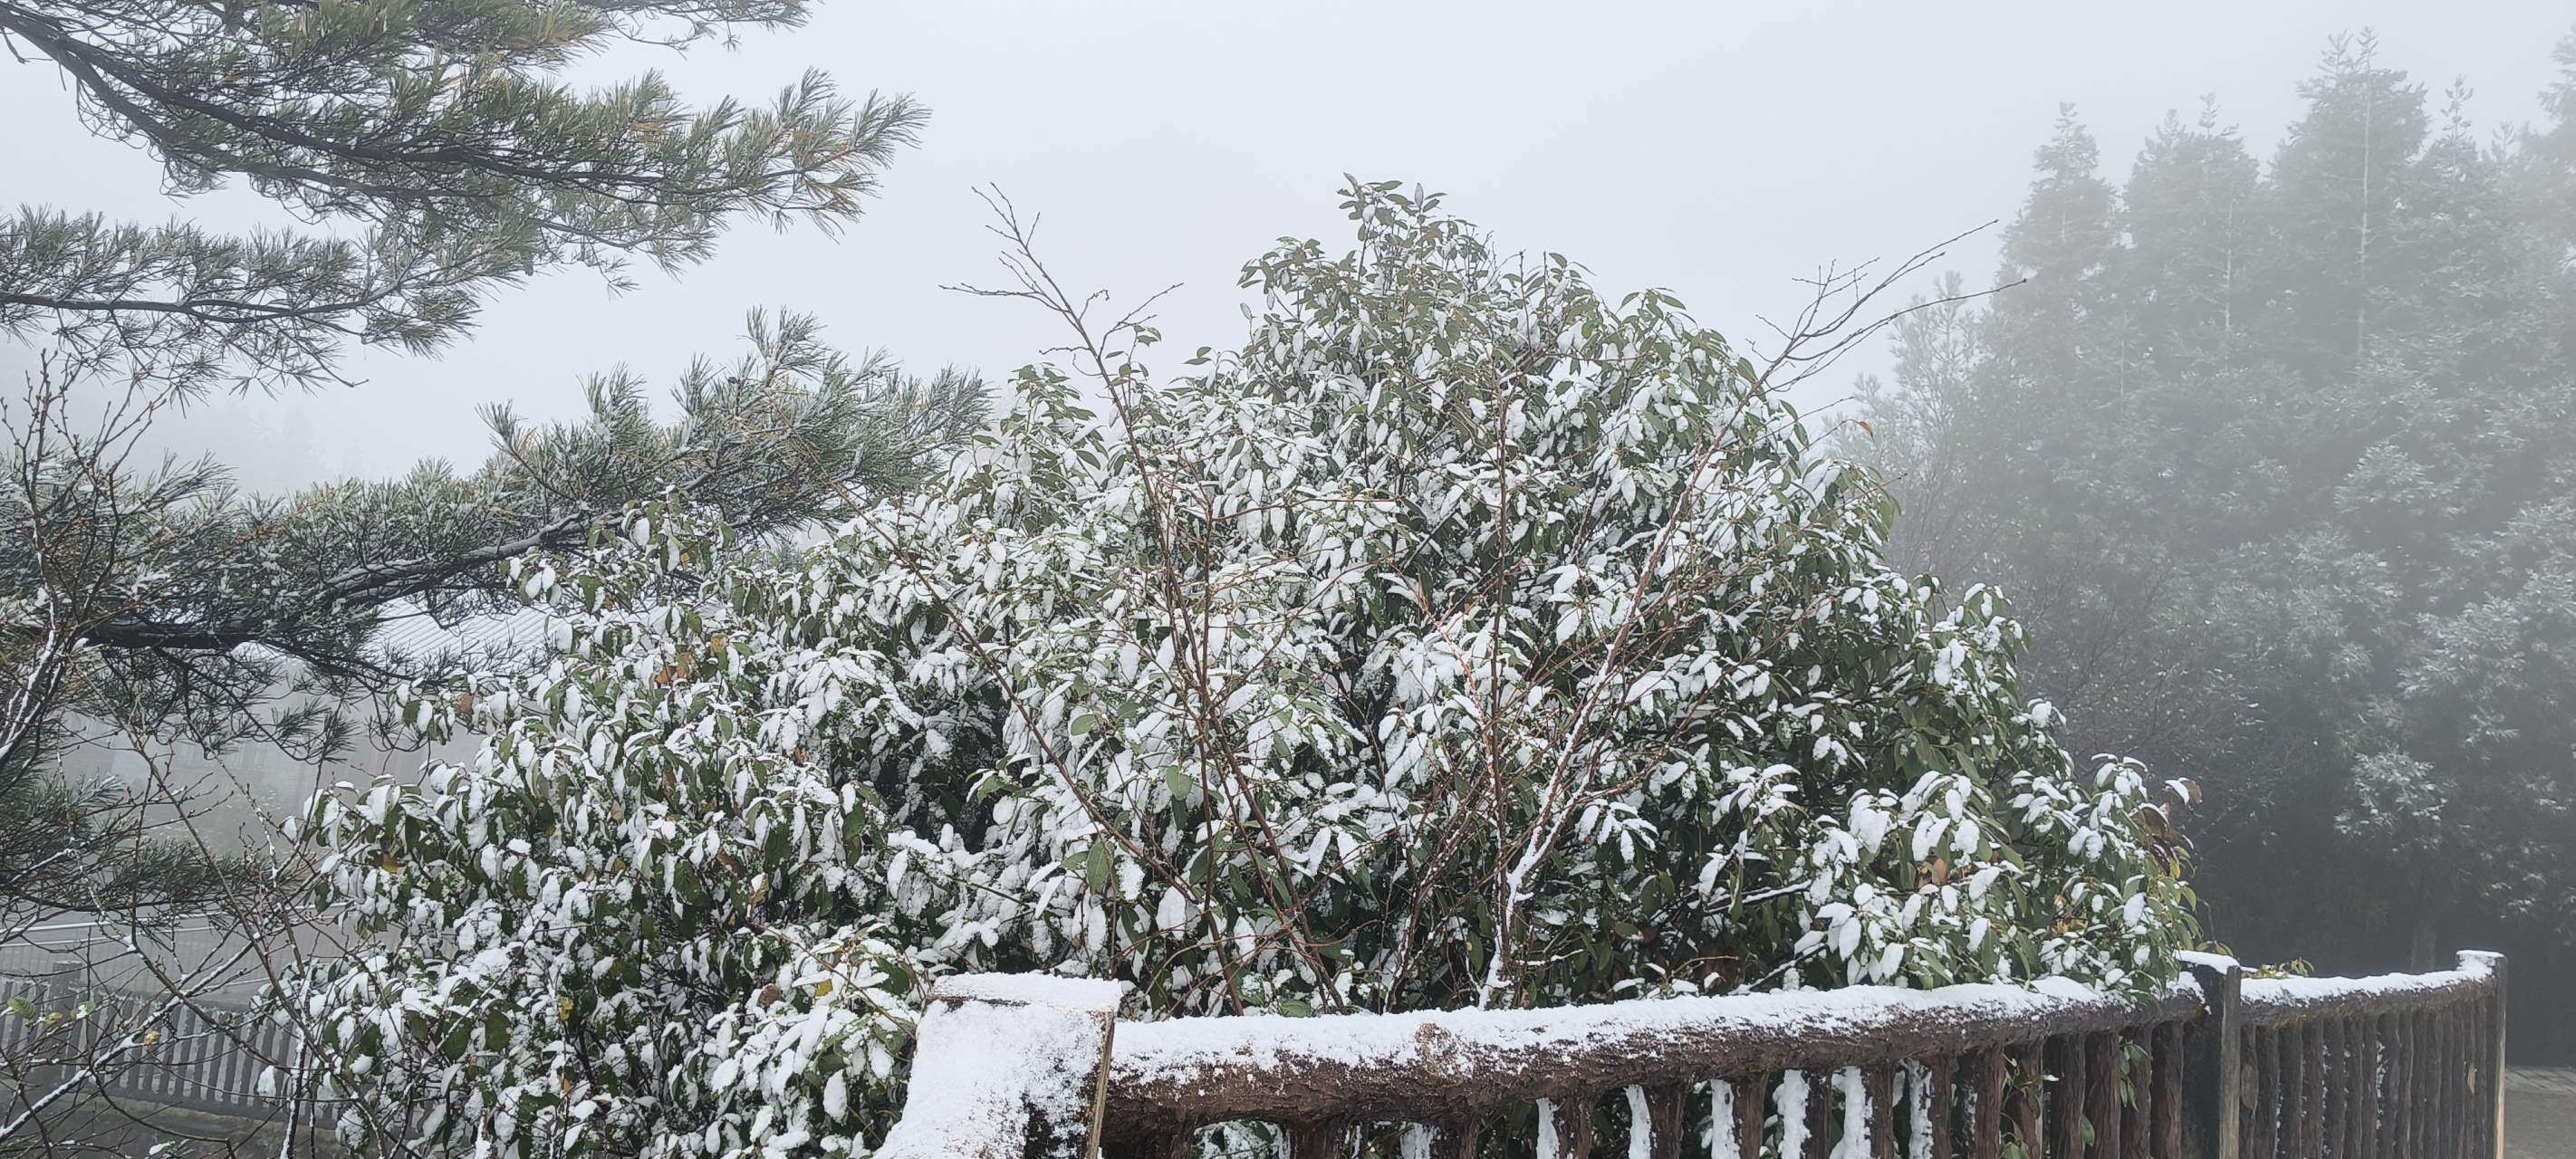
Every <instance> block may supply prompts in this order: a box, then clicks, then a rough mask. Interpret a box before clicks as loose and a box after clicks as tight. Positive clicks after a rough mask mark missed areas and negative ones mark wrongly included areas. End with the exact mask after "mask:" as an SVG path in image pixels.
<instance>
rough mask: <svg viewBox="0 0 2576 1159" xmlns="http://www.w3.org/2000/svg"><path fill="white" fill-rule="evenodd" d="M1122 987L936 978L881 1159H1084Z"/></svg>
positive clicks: (1095, 1128) (1096, 1125)
mask: <svg viewBox="0 0 2576 1159" xmlns="http://www.w3.org/2000/svg"><path fill="white" fill-rule="evenodd" d="M1126 989H1127V987H1126V984H1125V983H1122V982H1095V981H1086V980H1081V979H1075V978H1056V977H1050V976H1047V975H1042V974H961V975H957V976H954V977H950V978H943V979H941V980H940V981H939V982H938V983H937V984H936V985H935V986H933V987H932V989H931V992H930V1001H929V1003H928V1005H927V1006H926V1007H925V1008H924V1009H923V1010H922V1013H921V1021H920V1023H919V1024H917V1025H916V1026H915V1027H914V1028H913V1048H912V1076H911V1080H910V1084H909V1086H908V1088H907V1089H906V1091H905V1092H904V1102H903V1117H902V1118H901V1119H898V1120H897V1121H896V1122H895V1125H894V1127H893V1128H892V1129H891V1130H889V1131H888V1132H887V1133H886V1141H885V1146H883V1147H881V1148H879V1149H878V1150H877V1155H878V1157H879V1159H1093V1156H1095V1155H1097V1154H1098V1153H1099V1150H1100V1112H1101V1108H1102V1106H1103V1104H1104V1103H1105V1102H1106V1100H1107V1095H1108V1086H1109V1038H1110V1035H1111V1033H1113V1032H1114V1031H1115V1030H1116V1029H1117V1025H1118V1002H1119V999H1120V998H1121V997H1123V996H1124V995H1125V993H1126Z"/></svg>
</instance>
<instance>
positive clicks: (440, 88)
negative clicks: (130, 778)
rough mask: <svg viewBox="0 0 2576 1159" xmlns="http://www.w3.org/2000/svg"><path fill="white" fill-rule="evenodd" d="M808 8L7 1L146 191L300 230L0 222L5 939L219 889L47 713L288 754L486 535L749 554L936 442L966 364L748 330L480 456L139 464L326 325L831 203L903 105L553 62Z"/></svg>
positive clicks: (412, 672) (488, 556)
mask: <svg viewBox="0 0 2576 1159" xmlns="http://www.w3.org/2000/svg"><path fill="white" fill-rule="evenodd" d="M804 16H805V6H804V5H803V4H802V3H801V2H800V0H718V2H716V3H712V4H700V3H673V2H666V0H641V2H636V3H625V2H607V3H579V2H576V3H569V4H540V3H531V2H527V0H464V2H462V3H448V4H439V5H431V6H422V5H417V4H412V3H407V2H404V0H358V2H353V3H342V2H337V0H334V2H331V3H324V4H319V5H309V4H292V3H255V4H248V5H221V6H211V7H210V6H206V5H200V4H186V3H174V2H169V0H131V2H129V0H6V2H0V40H6V41H7V42H8V43H9V45H11V47H12V49H13V51H15V52H17V53H18V54H20V56H21V58H22V59H23V60H27V61H29V62H30V63H29V65H28V66H29V67H44V66H46V65H50V66H51V67H53V68H55V69H57V70H59V71H60V73H61V75H62V76H63V77H64V78H65V80H66V82H67V83H68V84H69V86H70V87H71V88H72V90H73V91H74V92H75V93H76V94H77V97H78V101H79V109H80V114H81V116H82V117H83V118H84V120H85V121H86V123H87V124H88V125H89V126H90V128H91V129H92V130H93V131H95V132H97V133H99V134H101V135H103V136H106V137H109V138H111V139H115V140H119V141H124V142H128V143H132V144H135V145H139V146H141V147H143V148H145V149H147V150H149V151H150V153H151V154H152V156H153V157H154V158H155V160H156V161H158V162H159V164H160V166H161V170H162V174H163V180H164V183H165V187H166V188H168V189H169V190H171V191H173V192H176V193H180V194H183V195H184V194H194V193H202V192H205V191H209V190H212V189H216V188H218V187H221V186H224V185H226V184H228V183H231V182H235V181H238V182H241V183H242V184H244V185H246V186H247V187H248V188H249V189H250V190H252V191H253V192H255V193H257V194H259V195H261V196H262V197H265V198H267V199H268V200H270V201H272V202H274V203H276V204H277V206H278V208H279V209H280V210H281V211H282V213H284V214H286V215H289V216H292V217H293V218H295V219H298V220H300V221H302V222H304V223H306V225H307V227H309V228H307V229H304V230H302V231H297V230H286V231H272V230H261V231H255V232H252V233H248V234H243V235H238V236H227V235H220V234H216V233H211V232H208V231H206V230H204V229H201V228H199V227H197V226H195V225H192V224H190V223H188V222H186V221H184V220H180V221H174V222H172V223H170V224H166V225H158V226H152V225H138V224H126V223H118V222H113V221H110V220H108V219H106V218H104V217H102V216H100V215H97V214H90V213H82V212H79V211H77V210H66V209H62V208H57V207H50V206H29V207H23V208H22V209H20V210H19V211H18V213H17V214H16V215H15V216H14V217H12V218H10V219H8V220H6V221H0V335H5V336H7V337H9V338H13V339H16V340H18V341H21V342H24V343H28V344H31V345H37V346H41V347H43V348H44V353H43V355H42V356H41V363H40V366H41V369H40V370H39V371H38V372H37V373H36V374H34V375H32V376H31V377H30V380H29V381H28V383H27V384H26V389H25V391H24V392H23V396H22V398H21V399H20V400H19V401H18V403H17V405H15V406H11V407H6V408H0V422H5V425H6V428H7V432H8V435H9V436H10V437H9V445H8V446H7V447H6V448H0V525H5V526H6V528H7V530H6V532H5V533H0V673H5V677H6V679H5V682H0V935H5V933H6V932H7V931H9V930H11V929H13V928H14V926H13V924H12V923H13V922H16V921H18V920H19V919H22V918H26V917H28V915H33V914H38V913H43V912H52V911H59V910H63V909H74V910H87V911H118V912H126V913H129V914H132V913H136V912H139V911H138V909H137V907H142V908H144V909H149V908H151V907H153V906H156V905H168V904H178V903H188V904H196V903H199V902H203V901H205V900H207V899H208V898H209V897H210V896H211V894H210V891H211V890H214V889H215V888H216V887H217V885H218V884H219V883H218V882H217V881H216V878H217V877H219V876H220V875H219V874H216V873H214V872H213V871H214V870H215V869H216V868H218V867H216V866H214V865H213V864H212V863H211V862H210V861H209V860H208V858H206V857H204V856H197V857H194V858H186V857H181V858H178V860H175V861H174V860H172V857H173V856H175V855H173V854H171V851H170V850H168V849H166V848H162V847H158V846H150V843H149V842H148V841H146V840H145V839H144V838H143V836H142V831H141V829H140V828H139V826H142V825H143V824H144V822H143V820H142V818H143V817H144V814H143V813H142V812H140V811H138V809H137V808H136V806H137V805H138V804H139V802H138V801H137V799H136V798H135V797H134V796H133V795H132V794H130V793H125V792H122V791H119V790H117V789H115V788H114V787H112V786H99V785H68V784H62V783H58V782H57V781H56V780H55V779H54V777H53V773H52V762H53V757H54V755H55V754H56V753H57V752H58V751H59V750H60V748H61V746H62V745H63V744H64V743H66V742H67V741H68V740H70V739H71V733H72V730H71V728H70V722H72V721H74V720H81V721H86V722H88V724H90V725H94V726H103V727H105V728H107V729H109V730H111V731H115V732H122V733H124V734H126V735H128V736H135V737H142V738H148V739H154V740H158V741H184V742H190V743H195V744H198V745H202V746H205V747H206V748H208V749H211V750H220V749H222V748H224V747H225V746H227V745H230V744H233V743H236V742H239V741H241V740H244V739H246V738H258V739H262V740H266V741H271V742H275V743H278V744H281V745H284V746H285V747H286V748H287V749H288V751H289V752H290V754H292V755H294V756H297V757H300V758H305V759H312V758H316V757H319V756H321V755H325V754H328V753H330V752H332V751H334V750H335V749H336V748H337V747H338V746H340V745H342V744H343V743H345V742H346V740H347V739H348V737H349V730H350V729H351V728H352V727H353V726H354V725H355V724H357V723H361V722H364V721H366V720H368V719H369V715H370V713H369V710H370V709H372V708H373V707H376V706H377V703H378V702H377V700H376V698H377V697H378V695H379V694H381V693H384V692H387V691H389V690H390V689H391V688H392V687H394V686H395V685H396V684H397V683H399V682H400V681H402V680H405V679H412V678H418V677H420V676H423V675H424V674H426V673H428V672H431V671H435V670H437V668H438V665H439V663H440V662H441V661H443V660H444V659H447V658H448V657H445V656H442V655H440V654H438V653H437V650H436V649H429V650H423V649H417V648H415V649H412V650H411V651H410V652H408V653H406V652H405V651H404V650H403V649H400V648H396V647H392V646H389V645H388V644H387V643H386V640H385V636H384V634H383V631H382V629H383V628H384V626H385V625H386V623H387V622H388V621H389V619H391V618H394V617H401V616H414V617H423V618H428V619H431V620H435V621H437V622H439V623H441V624H453V623H455V622H457V621H458V620H460V619H465V618H470V617H472V616H475V615H477V614H479V613H481V612H483V611H486V610H489V609H490V608H491V607H493V606H494V601H495V599H496V598H498V594H499V593H500V592H501V591H502V590H503V588H504V587H505V585H504V583H503V580H502V565H503V564H505V563H506V561H507V560H509V559H511V558H514V557H516V556H518V555H521V554H524V553H527V552H530V551H549V552H565V551H576V552H577V551H579V550H581V549H582V547H583V546H584V545H585V544H586V543H588V542H589V541H590V540H591V539H592V537H593V536H594V534H595V532H596V530H597V528H598V527H600V526H601V525H603V523H605V522H611V521H614V520H615V519H616V518H618V517H620V515H621V513H622V512H623V511H624V509H625V508H627V507H628V506H630V505H632V504H634V503H637V502H640V501H644V500H648V499H651V498H654V497H656V496H659V495H662V494H664V493H666V492H669V491H672V490H675V489H677V490H685V491H687V492H688V493H689V494H690V495H691V496H692V497H693V499H694V500H695V501H696V502H698V503H700V504H703V505H706V506H707V507H708V509H710V510H715V511H721V512H723V513H724V517H725V518H726V519H727V520H728V521H729V522H732V523H736V524H738V525H739V526H740V527H741V528H742V529H743V530H744V531H745V532H747V533H748V534H750V535H751V536H752V537H754V538H755V539H756V538H758V537H760V536H763V535H766V534H769V533H772V532H776V531H781V530H784V529H789V528H793V527H795V526H797V525H799V524H801V523H804V522H806V521H809V520H812V519H814V518H815V517H817V516H818V515H820V514H822V513H823V512H824V511H826V510H827V509H830V508H834V507H837V506H842V505H846V504H847V503H850V502H853V501H856V502H865V501H867V500H869V499H871V498H873V497H876V496H879V495H882V494H885V493H887V492H889V491H892V490H897V489H900V488H902V487H904V486H907V485H909V484H910V483H911V482H912V481H913V480H915V479H916V478H918V477H919V476H920V474H921V473H922V472H923V471H924V470H925V469H926V468H927V467H928V466H929V465H931V464H933V463H935V462H936V461H937V460H938V458H939V457H940V455H942V454H943V453H944V452H945V451H946V450H948V449H952V448H954V447H956V446H957V445H959V444H960V443H961V442H962V440H963V438H964V436H965V434H966V432H967V431H969V430H971V429H972V428H973V427H974V426H975V425H976V424H977V422H978V421H979V416H980V414H981V405H982V404H981V390H980V387H979V386H978V385H977V384H976V383H975V382H974V381H973V380H972V379H971V378H970V377H968V376H966V375H963V374H958V373H953V372H944V373H942V374H939V375H936V376H933V377H931V378H929V379H927V380H924V379H919V378H914V377H910V376H906V375H904V374H902V373H900V372H898V371H897V370H896V368H895V367H894V366H893V365H892V364H891V363H889V362H887V361H886V360H884V359H883V358H877V357H871V358H866V359H857V360H853V359H851V358H849V357H847V356H844V355H842V354H840V353H838V352H835V351H833V350H832V349H830V348H829V347H827V346H825V345H824V344H823V343H822V341H821V339H820V336H819V333H818V328H817V327H816V325H815V324H814V323H813V321H812V320H810V319H806V318H802V317H798V316H793V315H787V316H780V317H777V318H775V319H772V318H769V317H766V316H762V315H754V317H753V319H752V324H751V334H750V338H751V344H752V347H753V349H752V351H751V353H750V354H748V355H746V356H745V357H743V358H742V359H740V360H739V361H737V362H734V363H730V364H719V363H715V362H701V363H699V364H698V365H696V366H693V367H691V368H690V369H689V370H688V371H687V373H686V374H685V375H684V376H683V377H682V378H681V380H680V383H679V387H678V390H677V398H678V402H679V407H680V411H681V414H680V417H679V418H678V419H677V420H676V421H675V422H669V423H662V422H657V421H655V420H654V419H653V418H652V417H651V415H650V413H649V409H648V407H647V405H646V400H645V395H644V389H643V386H642V384H641V382H640V381H638V380H636V379H634V378H632V377H631V376H627V375H625V374H624V373H623V372H621V373H619V374H617V375H612V376H608V377H604V378H601V379H598V380H595V381H594V382H593V383H592V384H591V386H590V403H591V414H590V415H589V417H588V418H587V419H585V420H583V421H580V422H576V423H572V424H561V425H551V426H545V427H536V426H530V425H528V424H524V423H521V422H520V421H518V420H517V419H515V418H514V417H512V416H511V415H509V414H508V413H507V412H506V411H501V412H495V413H493V414H492V415H490V416H489V418H490V419H491V423H492V427H493V431H494V435H495V442H496V451H495V453H494V455H493V457H492V458H491V460H490V461H489V462H488V463H486V464H484V465H483V466H482V467H480V468H479V469H477V470H473V471H468V472H459V471H456V470H453V469H451V468H449V467H447V466H446V465H444V464H438V463H430V464H424V465H423V466H422V467H421V468H419V469H418V470H416V471H414V472H413V473H412V474H410V475H409V476H407V477H405V478H401V479H397V480H391V481H384V482H359V481H352V482H346V483H339V484H332V485H326V486H320V487H316V488H313V489H311V490H308V491H305V492H302V493H299V494H295V495H290V496H279V497H257V496H246V495H242V494H240V493H238V492H237V491H236V490H235V489H234V488H233V487H232V486H231V484H230V482H229V480H228V477H227V475H226V473H225V472H224V471H223V470H221V469H220V468H219V467H217V466H216V465H214V464H213V463H211V462H207V461H200V462H195V463H183V462H165V463H153V462H149V461H145V460H144V459H143V458H142V457H141V456H140V455H138V454H137V453H136V450H135V448H136V447H137V445H138V441H139V440H140V439H141V437H142V436H143V434H144V433H145V432H146V431H147V430H148V429H149V428H150V427H152V426H153V425H154V424H155V423H159V422H165V421H170V420H171V419H172V418H173V416H175V415H178V414H180V413H181V412H182V411H183V410H184V408H185V406H186V405H188V404H189V403H190V402H192V401H194V400H196V399H199V398H201V397H203V396H204V395H206V394H207V393H209V392H212V391H218V390H224V389H233V390H250V389H259V390H270V391H275V390H292V389H299V388H309V387H314V386H318V385H322V384H326V383H337V382H343V381H345V380H344V379H343V378H342V376H341V375H340V373H339V369H338V367H339V365H340V360H341V358H342V357H343V356H344V355H345V354H346V353H347V351H348V349H349V348H350V346H351V344H353V343H355V344H362V345H381V346H388V347H392V348H395V349H399V350H403V351H408V352H413V353H429V352H434V351H437V350H439V349H441V348H443V347H445V346H447V345H449V344H451V343H453V342H454V341H456V340H458V339H459V338H461V337H462V336H463V335H465V334H466V333H467V332H468V331H469V330H470V328H471V325H472V322H473V319H474V316H475V312H476V310H477V308H478V306H479V305H480V304H481V303H482V302H484V301H485V300H487V299H488V298H490V296H491V295H493V294H494V293H496V292H498V291H500V290H502V289H504V288H506V287H508V286H510V285H512V284H514V283H516V282H519V281H521V280H524V279H525V278H527V277H529V276H531V275H534V274H536V273H539V272H543V271H547V270H551V269H558V268H563V267H567V266H574V267H583V268H588V269H591V270H594V271H598V272H600V273H602V274H604V275H606V276H607V277H609V278H611V279H612V280H616V279H621V278H623V277H624V275H625V272H626V271H627V270H628V269H629V267H630V266H631V265H632V264H633V263H635V262H637V261H642V262H646V263H649V264H651V265H654V266H657V267H660V268H662V269H665V270H679V269H682V268H685V267H687V266H689V265H691V264H693V263H696V262H698V261H701V260H703V259H705V258H706V257H707V256H708V255H709V254H710V253H711V252H712V250H713V247H714V245H715V242H716V239H717V237H718V236H719V235H720V234H721V233H722V231H723V230H724V229H725V228H726V227H727V225H728V224H729V223H730V222H732V221H734V220H736V219H739V218H746V217H747V218H750V219H753V220H757V221H763V222H768V223H771V224H776V225H782V226H783V225H786V224H788V223H790V222H791V221H794V220H797V219H805V220H809V221H811V222H812V223H814V224H816V225H818V226H820V227H821V228H823V229H825V230H827V231H828V230H832V229H836V228H838V227H840V226H842V225H845V224H848V223H849V222H851V221H853V220H854V219H855V218H856V217H857V216H858V214H859V212H860V209H861V205H862V201H863V199H864V198H865V197H866V196H867V195H868V194H869V193H870V192H871V191H872V190H873V189H874V188H875V186H876V182H877V179H878V174H879V172H880V171H881V169H882V168H883V167H884V165H885V164H886V163H887V161H888V160H890V158H891V156H892V155H893V153H894V151H895V150H896V149H898V148H899V147H901V146H902V145H904V144H906V143H908V142H910V141H911V140H912V139H913V137H914V134H915V133H916V131H917V129H918V127H919V126H920V124H921V122H922V118H923V116H924V113H923V110H922V109H921V108H919V107H918V106H917V105H915V104H914V103H913V102H912V101H910V100H909V99H907V98H903V97H880V96H874V95H871V96H868V97H865V98H863V99H856V100H852V99H845V98H843V97H842V96H840V95H839V94H838V92H837V90H836V88H835V86H834V85H833V83H832V82H831V81H830V80H829V78H827V77H824V76H822V75H821V74H818V73H809V74H808V75H806V76H804V77H803V78H801V79H799V80H797V81H796V82H795V83H793V84H791V85H789V86H787V87H786V88H785V89H784V90H783V91H782V92H781V93H779V94H778V96H777V98H776V99H775V100H774V101H770V102H767V103H762V104H756V105H746V104H742V103H738V102H735V101H732V100H725V101H720V102H718V103H716V104H714V105H712V106H710V107H705V108H692V107H690V106H689V105H688V104H686V103H685V102H683V101H682V100H681V99H680V98H679V97H678V95H677V94H676V93H675V92H674V91H673V90H672V89H671V87H670V86H669V84H667V83H666V82H665V81H663V80H662V79H661V78H660V77H658V76H657V75H655V74H652V73H645V74H643V75H640V76H637V77H635V78H633V79H631V80H629V81H627V82H625V83H622V84H618V85H614V86H610V87H606V88H601V89H597V90H593V91H582V90H579V89H576V88H574V87H572V86H571V85H569V84H567V83H566V82H564V81H563V80H562V79H561V76H560V74H561V73H562V71H563V70H564V69H565V68H566V66H568V65H569V64H570V63H571V62H573V61H574V60H576V59H578V58H581V57H584V56H588V55H591V54H594V53H597V52H599V51H601V50H604V49H606V48H609V47H612V46H613V45H616V44H618V43H639V44H646V45H661V46H670V47H681V46H686V45H690V44H694V43H700V42H704V41H707V40H709V39H719V38H724V37H730V36H732V35H734V34H736V33H737V32H739V31H742V30H744V29H754V28H780V27H790V26H793V25H796V24H798V23H800V22H801V21H802V20H803V19H804ZM120 387H121V388H122V389H121V392H120V389H119V388H120ZM102 389H103V390H104V394H105V397H106V399H107V401H106V402H105V403H104V404H100V403H98V401H97V400H98V398H99V397H100V392H101V390H102ZM102 406H103V409H102ZM159 804H160V805H162V806H169V805H171V804H172V802H168V801H162V802H159ZM165 820H166V814H165Z"/></svg>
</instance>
